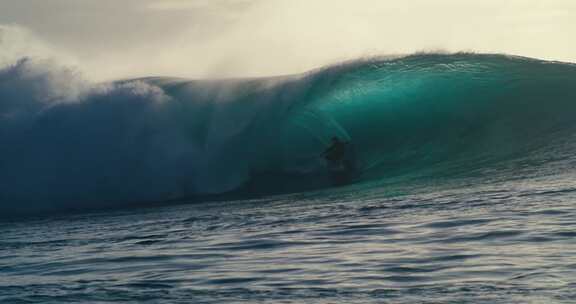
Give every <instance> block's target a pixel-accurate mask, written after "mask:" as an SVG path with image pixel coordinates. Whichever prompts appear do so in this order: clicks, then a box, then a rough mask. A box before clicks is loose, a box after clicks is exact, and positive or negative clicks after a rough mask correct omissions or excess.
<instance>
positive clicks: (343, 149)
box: [322, 136, 355, 186]
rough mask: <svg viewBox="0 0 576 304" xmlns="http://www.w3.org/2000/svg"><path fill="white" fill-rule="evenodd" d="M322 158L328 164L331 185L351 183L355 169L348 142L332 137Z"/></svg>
mask: <svg viewBox="0 0 576 304" xmlns="http://www.w3.org/2000/svg"><path fill="white" fill-rule="evenodd" d="M322 156H323V157H324V158H325V159H326V161H327V162H328V168H329V169H330V175H331V178H332V183H333V184H334V185H335V186H341V185H346V184H348V183H350V182H351V181H352V178H353V176H354V171H355V168H354V160H353V159H352V156H353V155H352V152H351V150H350V143H349V142H345V141H342V140H340V138H338V137H336V136H335V137H332V144H331V145H330V147H328V148H327V149H326V150H325V151H324V152H323V153H322Z"/></svg>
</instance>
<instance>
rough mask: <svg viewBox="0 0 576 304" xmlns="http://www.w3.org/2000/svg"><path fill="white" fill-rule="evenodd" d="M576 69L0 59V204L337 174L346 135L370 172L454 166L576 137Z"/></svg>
mask: <svg viewBox="0 0 576 304" xmlns="http://www.w3.org/2000/svg"><path fill="white" fill-rule="evenodd" d="M575 87H576V66H575V65H572V64H566V63H557V62H547V61H538V60H534V59H528V58H521V57H509V56H503V55H479V54H449V55H448V54H417V55H411V56H406V57H400V58H392V59H386V58H378V59H369V60H359V61H354V62H349V63H345V64H341V65H335V66H330V67H327V68H324V69H320V70H317V71H313V72H310V73H306V74H302V75H293V76H286V77H274V78H261V79H231V80H202V81H190V80H186V79H177V78H158V77H156V78H141V79H134V80H124V81H117V82H113V83H107V84H93V83H89V82H87V81H84V80H81V78H80V77H79V76H78V75H77V74H76V73H74V72H73V71H70V70H68V69H64V68H61V67H57V66H54V65H47V64H45V63H39V62H36V61H34V60H28V59H23V60H20V61H18V62H17V63H14V64H12V65H9V66H7V67H5V68H3V69H1V70H0V146H1V147H2V150H0V161H1V162H0V185H1V186H0V202H1V204H0V205H1V206H0V212H2V213H4V214H13V213H21V212H42V211H48V210H59V209H84V208H95V207H102V206H117V205H126V204H139V203H141V202H150V201H163V200H169V199H174V198H181V197H191V196H192V197H197V196H202V195H206V194H215V193H225V192H230V191H236V192H241V193H248V194H250V193H252V194H256V193H257V194H269V193H275V192H296V191H304V190H310V189H317V188H324V187H328V186H329V185H330V184H329V182H328V177H327V174H326V169H325V164H324V163H323V161H322V159H320V158H319V157H318V155H319V153H321V151H322V150H323V149H325V147H326V145H327V143H328V140H329V138H331V137H332V136H334V135H337V136H340V137H342V138H345V139H348V140H351V141H352V142H353V144H354V148H355V151H356V155H357V160H358V163H359V167H360V168H361V171H362V176H361V178H360V180H359V181H358V183H363V182H366V181H383V180H388V181H390V180H396V181H401V180H404V181H406V180H407V179H408V178H411V177H414V176H418V177H419V178H424V179H432V178H436V177H438V176H458V175H459V174H461V173H463V172H464V173H465V172H470V171H472V170H474V169H476V168H486V167H489V166H491V165H492V164H496V163H502V162H509V161H510V160H511V159H521V158H523V157H526V156H529V155H535V154H542V153H545V152H542V149H545V150H546V151H553V150H554V151H558V150H562V151H563V152H565V153H560V154H562V155H568V154H571V152H574V149H572V148H569V147H566V145H565V142H566V139H567V138H570V137H571V136H572V135H573V134H575V132H574V131H575V130H576V123H575V122H574V117H575V116H574V115H575V114H576V103H575V101H576V90H574V88H575Z"/></svg>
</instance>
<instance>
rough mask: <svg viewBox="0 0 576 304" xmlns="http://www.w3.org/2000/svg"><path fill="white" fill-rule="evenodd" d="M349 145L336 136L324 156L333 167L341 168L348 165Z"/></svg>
mask: <svg viewBox="0 0 576 304" xmlns="http://www.w3.org/2000/svg"><path fill="white" fill-rule="evenodd" d="M347 144H348V143H347V142H344V141H342V140H340V138H338V137H336V136H334V137H332V144H331V145H330V147H328V149H326V150H325V151H324V152H323V153H322V156H323V157H324V158H325V159H326V160H327V161H328V164H329V165H330V166H331V167H333V168H340V167H344V166H345V165H346V164H345V159H346V145H347Z"/></svg>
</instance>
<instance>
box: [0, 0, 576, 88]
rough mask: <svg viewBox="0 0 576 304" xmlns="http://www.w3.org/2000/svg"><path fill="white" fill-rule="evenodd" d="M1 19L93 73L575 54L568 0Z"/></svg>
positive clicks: (104, 10) (29, 14)
mask: <svg viewBox="0 0 576 304" xmlns="http://www.w3.org/2000/svg"><path fill="white" fill-rule="evenodd" d="M0 26H4V28H5V29H6V28H8V29H10V31H12V35H13V36H14V35H19V36H22V37H21V38H20V39H16V40H19V41H20V42H19V43H22V40H25V41H28V40H29V42H28V43H30V44H41V45H43V46H44V47H45V49H50V50H51V51H52V53H55V54H58V55H59V56H61V57H63V58H64V57H65V58H67V59H69V60H70V61H71V62H74V63H75V64H76V65H78V68H79V69H80V70H82V71H83V72H84V73H86V74H87V75H89V76H90V77H92V78H94V79H98V80H110V79H119V78H128V77H143V76H179V77H190V78H221V77H253V76H269V75H279V74H291V73H299V72H304V71H307V70H310V69H314V68H317V67H320V66H323V65H327V64H333V63H337V62H340V61H345V60H353V59H355V58H360V57H367V56H378V55H398V54H410V53H414V52H431V51H447V52H458V51H473V52H481V53H507V54H514V55H521V56H528V57H535V58H541V59H548V60H559V61H568V62H576V39H575V38H574V37H576V1H575V0H434V1H432V0H394V1H392V0H0ZM14 32H16V33H17V34H14ZM5 36H6V35H5ZM0 38H1V36H0ZM5 40H6V39H5ZM12 40H14V39H12ZM12 40H11V41H12ZM7 49H10V46H6V41H4V45H0V58H1V56H2V52H7Z"/></svg>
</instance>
